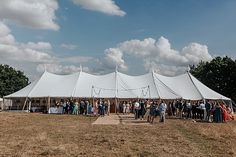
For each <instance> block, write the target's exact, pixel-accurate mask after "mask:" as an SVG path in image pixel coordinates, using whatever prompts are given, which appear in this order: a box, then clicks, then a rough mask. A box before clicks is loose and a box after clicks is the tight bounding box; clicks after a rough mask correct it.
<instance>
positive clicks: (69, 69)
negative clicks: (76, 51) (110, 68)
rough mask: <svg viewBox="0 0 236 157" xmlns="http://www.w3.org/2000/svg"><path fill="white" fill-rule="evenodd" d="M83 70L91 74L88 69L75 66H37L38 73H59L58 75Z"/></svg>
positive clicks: (54, 64)
mask: <svg viewBox="0 0 236 157" xmlns="http://www.w3.org/2000/svg"><path fill="white" fill-rule="evenodd" d="M81 68H82V70H83V71H85V72H89V68H88V67H81V66H75V65H62V64H57V63H52V64H39V65H38V66H37V71H38V72H43V71H45V70H47V71H49V72H52V73H57V74H71V73H75V72H78V71H81Z"/></svg>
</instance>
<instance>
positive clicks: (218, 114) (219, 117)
mask: <svg viewBox="0 0 236 157" xmlns="http://www.w3.org/2000/svg"><path fill="white" fill-rule="evenodd" d="M222 112H223V110H222V108H221V106H220V105H219V104H218V103H217V105H216V109H215V111H214V115H215V116H214V117H215V122H216V123H222Z"/></svg>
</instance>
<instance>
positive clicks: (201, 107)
mask: <svg viewBox="0 0 236 157" xmlns="http://www.w3.org/2000/svg"><path fill="white" fill-rule="evenodd" d="M199 107H200V109H201V120H206V117H207V116H206V115H207V114H206V107H205V104H204V102H203V101H202V102H201V103H200V106H199Z"/></svg>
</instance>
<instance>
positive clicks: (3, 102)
mask: <svg viewBox="0 0 236 157" xmlns="http://www.w3.org/2000/svg"><path fill="white" fill-rule="evenodd" d="M4 107H5V98H4V97H3V101H2V106H1V109H2V111H3V110H4Z"/></svg>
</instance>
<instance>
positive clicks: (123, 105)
mask: <svg viewBox="0 0 236 157" xmlns="http://www.w3.org/2000/svg"><path fill="white" fill-rule="evenodd" d="M122 107H123V114H125V111H126V103H125V101H123V104H122Z"/></svg>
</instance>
